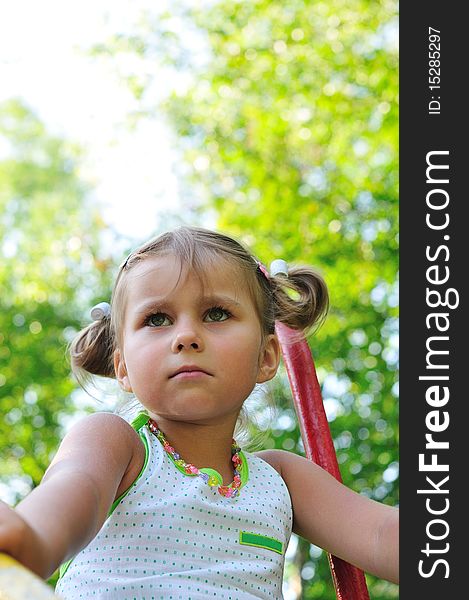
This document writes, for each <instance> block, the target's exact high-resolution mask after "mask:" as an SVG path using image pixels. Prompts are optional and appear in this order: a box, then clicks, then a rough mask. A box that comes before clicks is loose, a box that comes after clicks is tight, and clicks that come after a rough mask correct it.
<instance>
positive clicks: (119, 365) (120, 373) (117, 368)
mask: <svg viewBox="0 0 469 600" xmlns="http://www.w3.org/2000/svg"><path fill="white" fill-rule="evenodd" d="M114 372H115V374H116V379H117V381H118V382H119V385H120V387H121V388H122V389H123V390H124V391H125V392H131V391H132V386H131V385H130V380H129V376H128V374H127V366H126V364H125V360H124V357H123V356H122V353H121V351H120V350H115V351H114Z"/></svg>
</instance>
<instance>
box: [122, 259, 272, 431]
mask: <svg viewBox="0 0 469 600" xmlns="http://www.w3.org/2000/svg"><path fill="white" fill-rule="evenodd" d="M179 272H180V262H179V259H177V258H176V257H174V256H173V255H164V256H159V257H154V256H153V257H148V258H147V259H145V260H143V261H142V262H141V263H140V264H138V265H137V266H136V267H134V268H133V269H132V270H131V271H130V272H129V273H128V281H127V305H126V311H125V315H124V330H123V347H122V348H121V349H119V350H117V351H116V353H115V369H116V375H117V379H118V381H119V383H120V385H121V387H122V388H123V389H125V390H126V391H128V392H133V393H134V394H135V395H136V397H137V398H138V399H139V400H140V402H141V403H142V404H143V405H144V406H145V407H146V408H147V410H148V411H149V412H150V413H151V414H152V415H154V416H155V417H161V418H165V419H171V420H179V421H191V422H200V423H202V422H203V423H217V422H221V420H225V419H226V418H234V419H236V417H237V416H238V413H239V411H240V409H241V406H242V404H243V402H244V400H245V399H246V398H247V397H248V396H249V394H250V392H251V391H252V389H253V387H254V385H255V384H256V382H257V383H262V382H264V381H267V380H269V379H271V378H272V377H273V376H274V375H275V373H276V371H277V367H278V362H279V345H278V341H277V339H276V337H275V336H273V335H269V336H267V338H266V339H264V340H262V335H261V326H260V323H259V320H258V318H257V315H256V312H255V308H254V304H253V301H252V299H251V297H250V295H249V292H248V290H247V289H246V286H245V285H243V282H242V280H240V278H239V275H238V273H237V271H236V269H235V268H233V267H231V266H230V265H229V263H227V262H225V261H220V263H219V264H218V265H216V264H214V265H213V266H212V267H210V271H209V273H207V282H206V286H205V288H204V289H202V285H201V283H200V281H199V280H198V278H197V277H196V276H195V275H194V274H192V273H191V272H190V271H188V273H187V275H186V276H185V274H184V273H183V275H182V277H181V279H180V281H179V283H177V282H178V277H179Z"/></svg>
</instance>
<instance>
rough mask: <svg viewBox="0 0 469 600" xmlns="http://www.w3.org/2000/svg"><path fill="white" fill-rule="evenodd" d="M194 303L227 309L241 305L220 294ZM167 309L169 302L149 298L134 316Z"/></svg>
mask: <svg viewBox="0 0 469 600" xmlns="http://www.w3.org/2000/svg"><path fill="white" fill-rule="evenodd" d="M196 302H197V303H198V305H199V306H206V305H208V304H213V305H218V304H221V305H222V306H226V307H227V308H229V307H233V308H239V307H241V304H240V303H239V302H238V301H237V300H235V299H234V298H231V297H229V296H224V295H222V294H214V295H210V296H200V297H199V298H198V299H197V300H196ZM169 308H171V302H169V301H168V300H167V298H165V297H161V298H160V297H155V298H151V299H150V300H147V301H146V302H144V303H143V304H140V305H139V306H138V307H137V308H136V310H135V313H136V314H144V313H147V312H148V311H150V310H155V309H157V310H159V311H162V310H168V309H169Z"/></svg>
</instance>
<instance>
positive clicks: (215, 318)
mask: <svg viewBox="0 0 469 600" xmlns="http://www.w3.org/2000/svg"><path fill="white" fill-rule="evenodd" d="M230 317H231V313H230V312H229V311H227V310H225V309H224V308H222V307H221V306H214V307H213V308H211V309H210V310H209V311H208V312H207V314H206V318H207V319H208V321H209V322H220V321H226V320H227V319H229V318H230Z"/></svg>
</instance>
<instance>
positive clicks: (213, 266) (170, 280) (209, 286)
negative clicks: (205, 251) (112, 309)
mask: <svg viewBox="0 0 469 600" xmlns="http://www.w3.org/2000/svg"><path fill="white" fill-rule="evenodd" d="M128 277H129V289H128V291H129V293H130V295H133V294H132V291H133V292H135V293H136V294H137V295H140V294H142V293H143V294H145V293H146V292H147V293H158V294H163V295H166V294H170V293H171V292H172V291H174V290H177V289H180V288H181V287H182V286H186V285H190V286H191V287H194V288H195V287H199V288H200V289H201V290H203V291H216V290H217V289H220V288H223V289H224V290H232V292H233V293H235V294H236V295H239V294H241V295H242V294H243V292H244V293H248V289H247V285H243V277H242V274H241V272H240V268H239V267H238V266H237V265H235V264H233V263H232V262H231V261H229V260H227V259H224V258H221V257H218V259H217V257H214V258H213V260H210V261H207V262H206V264H205V265H204V266H203V267H202V268H199V269H195V268H193V267H192V266H190V265H188V264H185V263H184V261H183V260H182V259H181V258H180V257H178V256H175V255H173V254H165V255H163V256H149V257H147V258H145V259H144V260H142V261H141V262H140V263H139V264H138V265H135V266H134V267H133V268H132V270H131V271H130V272H129V273H128Z"/></svg>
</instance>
